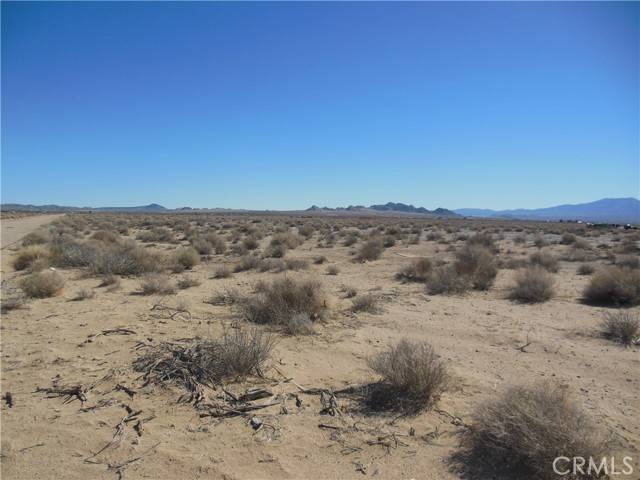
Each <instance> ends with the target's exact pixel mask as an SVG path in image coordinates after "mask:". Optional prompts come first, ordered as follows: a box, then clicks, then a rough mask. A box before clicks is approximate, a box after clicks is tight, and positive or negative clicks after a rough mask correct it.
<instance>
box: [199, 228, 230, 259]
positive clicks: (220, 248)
mask: <svg viewBox="0 0 640 480" xmlns="http://www.w3.org/2000/svg"><path fill="white" fill-rule="evenodd" d="M203 238H204V239H205V240H206V241H207V242H209V243H210V244H211V246H212V247H213V250H214V251H215V252H216V254H217V255H221V254H223V253H224V252H225V251H226V250H227V244H226V243H225V241H224V239H222V238H221V237H219V236H218V235H216V234H215V233H208V234H206V235H203Z"/></svg>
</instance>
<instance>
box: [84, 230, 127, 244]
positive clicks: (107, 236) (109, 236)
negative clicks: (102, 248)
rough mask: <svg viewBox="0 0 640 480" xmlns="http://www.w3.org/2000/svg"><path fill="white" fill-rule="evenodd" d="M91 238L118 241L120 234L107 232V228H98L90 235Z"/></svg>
mask: <svg viewBox="0 0 640 480" xmlns="http://www.w3.org/2000/svg"><path fill="white" fill-rule="evenodd" d="M91 239H92V240H97V241H99V242H104V243H118V242H119V241H120V235H118V234H117V233H115V232H109V231H107V230H98V231H97V232H95V233H94V234H93V235H91Z"/></svg>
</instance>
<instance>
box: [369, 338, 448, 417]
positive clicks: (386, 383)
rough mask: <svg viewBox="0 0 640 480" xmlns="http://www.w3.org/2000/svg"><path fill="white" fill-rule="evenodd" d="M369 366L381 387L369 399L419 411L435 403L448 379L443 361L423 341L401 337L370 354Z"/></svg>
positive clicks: (377, 402) (445, 386) (376, 402)
mask: <svg viewBox="0 0 640 480" xmlns="http://www.w3.org/2000/svg"><path fill="white" fill-rule="evenodd" d="M369 367H370V368H371V369H372V370H373V371H374V372H375V373H377V374H378V375H380V377H382V379H381V382H380V383H381V385H380V387H382V388H377V389H374V390H373V392H372V393H373V398H371V399H370V400H371V401H372V402H373V403H375V404H379V405H380V404H385V403H388V402H390V401H391V402H398V403H400V404H401V405H398V406H399V407H400V408H402V409H407V408H409V409H411V410H415V411H419V410H421V409H423V408H426V407H429V406H431V405H433V404H435V403H436V402H437V401H438V399H439V398H440V395H441V394H442V393H443V392H444V391H445V390H446V388H447V384H448V381H449V376H448V374H447V369H446V368H445V366H444V364H443V362H442V361H441V360H440V359H439V358H438V355H437V354H436V353H435V351H434V350H433V348H432V347H431V345H429V344H428V343H425V342H412V341H409V340H406V339H403V340H401V341H400V342H399V343H398V344H397V345H395V346H392V347H390V348H389V349H387V350H386V351H384V352H380V353H378V354H377V355H375V356H373V357H371V358H370V359H369ZM381 406H383V405H381Z"/></svg>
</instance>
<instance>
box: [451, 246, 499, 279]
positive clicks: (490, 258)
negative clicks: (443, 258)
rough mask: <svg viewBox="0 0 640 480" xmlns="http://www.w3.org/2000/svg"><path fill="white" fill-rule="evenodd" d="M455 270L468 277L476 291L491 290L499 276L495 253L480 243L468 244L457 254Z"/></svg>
mask: <svg viewBox="0 0 640 480" xmlns="http://www.w3.org/2000/svg"><path fill="white" fill-rule="evenodd" d="M476 237H477V235H476ZM476 237H471V239H473V238H476ZM489 238H491V237H489ZM471 239H469V240H471ZM455 270H456V272H457V273H458V274H459V275H465V276H467V277H468V278H469V282H470V283H471V286H472V287H473V288H474V289H476V290H487V289H489V288H490V287H491V285H493V282H494V280H495V278H496V275H497V274H498V268H497V267H496V260H495V256H494V254H493V252H492V251H491V250H490V249H489V248H487V247H486V246H484V245H483V244H482V243H480V242H479V241H478V242H475V243H474V242H470V241H469V242H467V245H465V246H464V247H463V248H461V249H460V250H459V251H458V252H457V253H456V262H455Z"/></svg>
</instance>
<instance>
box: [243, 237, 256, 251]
mask: <svg viewBox="0 0 640 480" xmlns="http://www.w3.org/2000/svg"><path fill="white" fill-rule="evenodd" d="M242 244H243V245H244V246H245V248H246V249H247V250H255V249H256V248H258V247H259V246H260V242H259V241H258V239H257V238H255V237H252V236H249V237H245V238H244V240H242Z"/></svg>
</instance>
